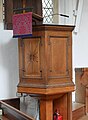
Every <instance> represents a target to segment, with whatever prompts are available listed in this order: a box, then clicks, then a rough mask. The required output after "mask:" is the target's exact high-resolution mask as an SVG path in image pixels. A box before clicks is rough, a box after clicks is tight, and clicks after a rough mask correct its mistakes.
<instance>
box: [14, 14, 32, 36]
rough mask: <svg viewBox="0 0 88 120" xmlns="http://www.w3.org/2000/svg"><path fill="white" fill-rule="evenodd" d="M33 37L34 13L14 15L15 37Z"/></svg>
mask: <svg viewBox="0 0 88 120" xmlns="http://www.w3.org/2000/svg"><path fill="white" fill-rule="evenodd" d="M31 35H32V12H28V13H22V14H15V15H13V37H21V38H23V37H28V36H31Z"/></svg>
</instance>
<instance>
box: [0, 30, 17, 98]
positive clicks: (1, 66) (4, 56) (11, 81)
mask: <svg viewBox="0 0 88 120" xmlns="http://www.w3.org/2000/svg"><path fill="white" fill-rule="evenodd" d="M1 33H2V34H1ZM0 36H1V38H0V84H1V87H0V99H3V98H10V97H15V96H16V86H17V83H18V47H17V46H18V45H17V44H18V43H17V42H18V41H17V39H13V38H12V32H11V31H10V32H9V31H3V32H0Z"/></svg>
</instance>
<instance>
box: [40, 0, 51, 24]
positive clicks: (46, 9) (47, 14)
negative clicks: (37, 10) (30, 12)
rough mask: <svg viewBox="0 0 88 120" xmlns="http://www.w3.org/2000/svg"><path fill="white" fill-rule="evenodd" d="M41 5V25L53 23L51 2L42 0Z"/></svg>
mask: <svg viewBox="0 0 88 120" xmlns="http://www.w3.org/2000/svg"><path fill="white" fill-rule="evenodd" d="M42 3H43V5H42V6H43V17H44V19H43V23H52V22H53V16H52V15H53V2H52V0H42Z"/></svg>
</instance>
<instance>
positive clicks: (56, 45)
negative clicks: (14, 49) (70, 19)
mask: <svg viewBox="0 0 88 120" xmlns="http://www.w3.org/2000/svg"><path fill="white" fill-rule="evenodd" d="M73 29H74V27H73V26H61V25H47V24H43V25H36V26H33V35H32V37H28V38H23V39H19V40H18V41H19V45H18V47H19V73H20V74H19V76H20V77H19V84H18V86H17V92H18V93H27V94H29V95H31V96H33V97H37V98H38V99H39V100H40V120H53V113H54V111H55V110H56V109H59V111H60V114H61V115H62V116H63V120H71V117H72V99H71V96H72V94H71V93H72V91H74V84H73V82H72V30H73Z"/></svg>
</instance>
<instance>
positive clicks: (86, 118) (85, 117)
mask: <svg viewBox="0 0 88 120" xmlns="http://www.w3.org/2000/svg"><path fill="white" fill-rule="evenodd" d="M78 120H88V116H83V117H82V118H80V119H78Z"/></svg>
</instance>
